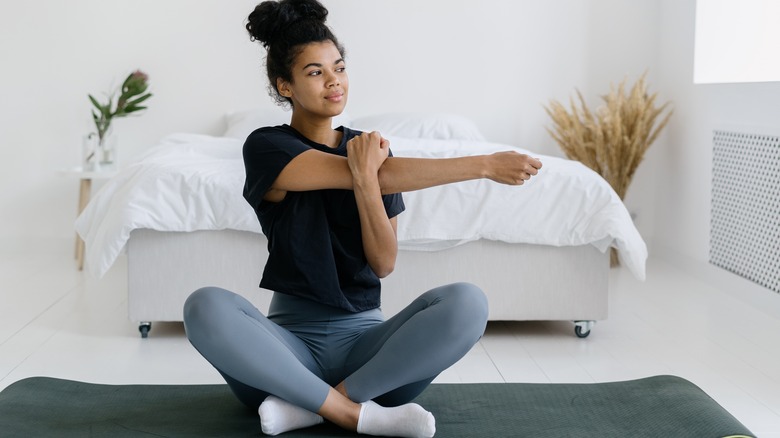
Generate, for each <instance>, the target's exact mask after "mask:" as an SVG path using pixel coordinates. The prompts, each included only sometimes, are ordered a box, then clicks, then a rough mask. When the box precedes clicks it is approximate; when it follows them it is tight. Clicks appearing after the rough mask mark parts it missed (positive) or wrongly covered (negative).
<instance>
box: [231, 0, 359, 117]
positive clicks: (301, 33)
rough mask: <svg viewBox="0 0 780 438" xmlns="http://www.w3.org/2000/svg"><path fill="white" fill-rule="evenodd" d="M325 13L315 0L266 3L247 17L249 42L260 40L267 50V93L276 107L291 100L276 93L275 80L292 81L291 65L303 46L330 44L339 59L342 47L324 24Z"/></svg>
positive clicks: (326, 11) (269, 1) (277, 91)
mask: <svg viewBox="0 0 780 438" xmlns="http://www.w3.org/2000/svg"><path fill="white" fill-rule="evenodd" d="M327 16H328V10H327V9H325V7H324V6H322V5H321V4H320V3H319V2H318V1H317V0H281V1H274V0H268V1H264V2H262V3H260V4H259V5H257V6H256V7H255V10H254V11H252V13H251V14H249V21H248V22H247V24H246V30H247V31H248V32H249V35H250V39H251V40H252V41H260V42H261V43H263V47H265V48H266V50H267V51H268V56H267V57H266V69H267V70H268V81H269V82H270V84H269V87H268V91H269V94H270V95H271V97H273V98H274V100H276V102H277V103H279V104H280V105H284V104H285V103H289V104H290V105H292V100H291V99H290V98H288V97H284V96H282V95H281V94H279V90H278V89H277V88H276V80H277V78H282V79H283V80H285V81H289V82H292V65H293V62H294V61H295V57H296V56H298V54H299V53H301V51H302V50H303V47H304V45H306V44H309V43H313V42H322V41H332V42H333V44H334V45H335V46H336V48H337V49H338V51H339V53H341V56H342V57H344V48H343V47H342V46H341V44H339V42H338V40H337V39H336V36H335V35H333V32H331V30H330V28H328V26H326V25H325V18H326V17H327Z"/></svg>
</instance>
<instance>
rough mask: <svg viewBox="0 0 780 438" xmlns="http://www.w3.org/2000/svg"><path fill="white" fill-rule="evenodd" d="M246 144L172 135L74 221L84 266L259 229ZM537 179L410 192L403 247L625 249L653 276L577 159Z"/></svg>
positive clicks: (623, 213) (485, 145)
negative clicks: (478, 244) (203, 236)
mask: <svg viewBox="0 0 780 438" xmlns="http://www.w3.org/2000/svg"><path fill="white" fill-rule="evenodd" d="M389 140H390V147H391V149H392V150H393V153H394V154H395V155H396V156H399V157H400V156H405V157H424V158H425V157H427V158H437V157H452V156H460V155H473V154H481V153H491V152H496V151H501V150H518V151H521V152H524V153H529V154H531V153H530V152H528V151H524V150H522V149H518V148H515V147H512V146H509V145H503V144H496V143H489V142H480V141H473V140H438V139H409V138H402V137H389ZM242 144H243V141H241V140H238V139H234V138H227V137H210V136H204V135H196V134H173V135H171V136H168V137H166V138H165V139H163V140H162V141H161V142H160V144H159V145H157V146H155V147H153V148H152V149H150V150H149V151H148V152H147V153H146V154H144V155H143V157H141V158H140V159H139V160H137V161H135V162H134V163H132V164H130V165H128V166H127V167H125V168H124V169H122V170H121V171H120V172H119V173H118V174H117V175H116V176H115V177H114V178H112V179H111V180H109V181H108V182H106V184H105V185H104V186H103V187H102V188H101V190H100V191H99V192H98V193H97V194H96V195H95V196H94V197H93V199H92V201H91V202H90V203H89V204H88V205H87V207H86V208H85V209H84V211H83V212H82V214H81V215H80V216H79V217H78V219H77V220H76V231H77V232H78V233H79V234H80V235H81V237H82V238H83V239H84V241H85V242H86V249H87V252H86V258H85V261H86V266H87V269H88V270H89V271H90V272H92V273H93V274H94V275H96V276H98V277H101V276H103V275H104V274H105V272H106V271H107V270H108V269H109V268H110V267H111V265H112V264H113V263H114V261H115V260H116V258H117V256H119V254H121V252H122V251H123V249H124V247H125V245H126V243H127V240H128V239H129V237H130V232H131V231H132V230H134V229H138V228H147V229H152V230H157V231H196V230H222V229H234V230H243V231H251V232H256V233H260V232H261V230H260V225H259V223H258V221H257V218H256V217H255V214H254V212H253V211H252V209H251V208H250V207H249V205H248V204H247V203H246V201H244V199H243V197H242V189H243V183H244V167H243V162H242V158H241V147H242ZM533 155H534V156H537V157H539V158H540V159H541V160H542V163H543V168H542V170H541V171H540V173H539V175H537V176H536V177H534V178H532V179H531V180H530V181H529V182H527V183H526V184H524V185H522V186H506V185H501V184H496V183H493V182H491V181H487V180H478V181H468V182H463V183H457V184H450V185H446V186H441V187H434V188H430V189H426V190H421V191H417V192H410V193H405V194H404V201H405V203H406V211H405V212H404V213H403V214H401V215H400V216H399V219H398V241H399V248H401V249H406V250H423V251H431V250H439V249H443V248H447V247H450V246H454V245H459V244H462V243H466V242H469V241H473V240H477V239H492V240H500V241H505V242H510V243H531V244H540V245H553V246H575V245H584V244H592V245H594V246H596V247H597V248H599V249H600V250H602V251H606V250H607V249H608V248H609V247H610V246H614V247H616V248H617V249H618V254H619V256H620V259H621V261H622V262H623V264H624V265H625V266H626V267H628V269H630V270H631V272H632V273H633V274H634V275H635V276H636V277H637V278H639V279H644V277H645V261H646V259H647V248H646V246H645V242H644V241H643V240H642V237H641V236H640V235H639V232H638V231H637V230H636V228H635V227H634V224H633V222H632V221H631V218H630V216H629V213H628V211H627V210H626V208H625V206H624V205H623V203H622V201H621V200H620V198H619V197H618V196H617V194H615V192H614V191H613V190H612V188H611V187H610V186H609V184H607V182H606V181H604V180H603V179H602V178H601V177H600V176H599V175H598V174H596V173H595V172H593V171H591V170H590V169H588V168H587V167H585V166H584V165H582V164H581V163H579V162H576V161H570V160H564V159H561V158H557V157H549V156H541V155H538V154H533Z"/></svg>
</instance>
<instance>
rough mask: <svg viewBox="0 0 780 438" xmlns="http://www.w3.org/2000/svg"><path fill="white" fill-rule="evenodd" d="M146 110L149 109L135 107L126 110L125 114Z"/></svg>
mask: <svg viewBox="0 0 780 438" xmlns="http://www.w3.org/2000/svg"><path fill="white" fill-rule="evenodd" d="M146 108H147V107H145V106H133V107H128V108H125V112H126V113H128V114H129V113H134V112H136V111H141V110H145V109H146Z"/></svg>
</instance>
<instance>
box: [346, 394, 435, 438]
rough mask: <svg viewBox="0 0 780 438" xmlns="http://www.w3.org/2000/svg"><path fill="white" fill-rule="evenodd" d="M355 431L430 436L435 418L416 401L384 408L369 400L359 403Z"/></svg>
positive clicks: (432, 433) (369, 433)
mask: <svg viewBox="0 0 780 438" xmlns="http://www.w3.org/2000/svg"><path fill="white" fill-rule="evenodd" d="M357 431H358V433H363V434H366V435H377V436H396V437H408V438H430V437H432V436H433V435H434V434H435V433H436V419H435V418H433V414H431V413H430V412H428V411H426V410H425V409H423V407H422V406H420V405H418V404H416V403H407V404H405V405H401V406H396V407H393V408H385V407H382V406H380V405H378V404H376V403H374V402H373V401H371V400H369V401H367V402H365V403H361V408H360V418H359V419H358V424H357Z"/></svg>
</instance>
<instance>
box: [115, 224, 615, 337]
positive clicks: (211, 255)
mask: <svg viewBox="0 0 780 438" xmlns="http://www.w3.org/2000/svg"><path fill="white" fill-rule="evenodd" d="M266 243H267V241H266V239H265V237H264V236H263V235H261V234H257V233H252V232H247V231H235V230H221V231H195V232H160V231H153V230H148V229H138V230H134V231H133V232H132V233H131V235H130V240H129V241H128V245H127V260H128V316H129V318H130V320H131V321H135V322H138V323H139V331H140V332H141V335H142V337H146V336H147V334H148V332H149V330H150V329H151V323H152V322H153V321H181V320H182V308H183V305H184V301H185V300H186V299H187V297H188V296H189V294H190V293H192V292H193V291H194V290H196V289H198V288H200V287H203V286H218V287H222V288H225V289H228V290H231V291H233V292H236V293H239V294H241V295H243V296H245V297H246V298H247V299H249V301H251V302H252V303H253V304H255V305H256V306H257V307H258V309H260V310H261V311H263V312H266V311H267V310H268V304H269V303H270V299H271V292H270V291H268V290H265V289H261V288H259V287H258V284H259V283H260V277H261V271H262V267H263V266H264V265H265V261H266V259H267V254H268V253H267V251H266ZM608 279H609V252H607V253H602V252H601V251H599V250H598V249H596V248H595V247H593V246H592V245H583V246H570V247H553V246H544V245H531V244H509V243H504V242H497V241H491V240H478V241H475V242H470V243H466V244H463V245H459V246H456V247H453V248H449V249H445V250H441V251H409V250H401V251H399V252H398V259H397V261H396V266H395V271H394V272H393V273H392V274H391V275H390V276H389V277H387V278H385V279H383V280H382V310H383V312H384V314H385V316H387V317H390V316H392V315H394V314H395V313H397V312H398V311H399V310H401V309H402V308H403V307H404V306H406V305H407V304H408V303H410V302H411V301H412V300H413V299H414V298H416V297H417V296H418V295H420V294H421V293H423V292H425V291H426V290H429V289H432V288H434V287H436V286H440V285H442V284H447V283H453V282H458V281H467V282H471V283H474V284H476V285H478V286H479V287H480V288H482V290H484V291H485V293H486V294H487V296H488V301H489V311H490V313H489V319H490V320H493V321H527V320H569V321H574V322H575V334H576V335H577V336H579V337H586V336H587V335H588V334H590V330H591V327H592V325H593V323H594V322H595V321H597V320H602V319H606V317H607V307H608V296H607V293H608Z"/></svg>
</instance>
